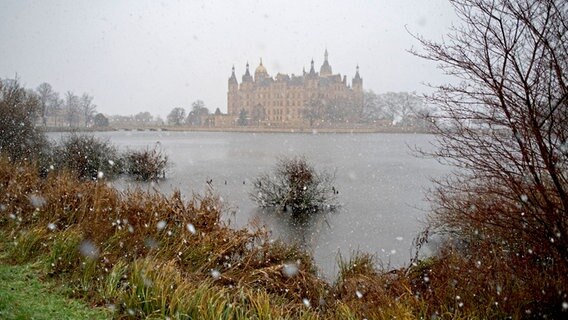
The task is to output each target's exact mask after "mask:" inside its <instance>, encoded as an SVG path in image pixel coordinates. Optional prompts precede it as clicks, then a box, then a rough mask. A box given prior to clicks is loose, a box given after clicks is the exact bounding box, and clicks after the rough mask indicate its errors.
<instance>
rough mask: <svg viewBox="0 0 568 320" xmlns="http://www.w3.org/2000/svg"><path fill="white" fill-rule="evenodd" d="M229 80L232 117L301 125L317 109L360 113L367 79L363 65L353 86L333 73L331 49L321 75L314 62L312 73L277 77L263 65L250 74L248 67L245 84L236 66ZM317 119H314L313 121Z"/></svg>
mask: <svg viewBox="0 0 568 320" xmlns="http://www.w3.org/2000/svg"><path fill="white" fill-rule="evenodd" d="M232 71H233V72H232V74H231V77H230V78H229V81H228V87H229V90H228V92H227V113H228V115H230V116H237V117H240V120H241V121H243V120H245V119H243V117H246V122H247V124H249V125H251V124H261V123H274V124H278V123H281V124H290V125H294V124H301V123H305V122H306V121H307V120H308V117H309V116H308V114H310V112H311V114H314V111H315V110H316V109H318V108H319V109H325V108H326V107H329V106H330V105H331V104H334V105H333V108H336V109H337V108H350V109H355V110H343V111H354V112H351V113H350V114H357V111H358V110H359V109H361V110H362V108H363V79H362V78H361V77H360V75H359V66H357V68H356V72H355V77H354V78H353V79H352V80H351V84H348V83H347V77H346V76H343V77H342V76H341V74H333V72H332V68H331V65H330V64H329V61H328V53H327V50H326V51H325V54H324V62H323V64H322V65H321V67H320V70H319V72H316V71H315V68H314V61H313V59H312V61H311V67H310V71H309V72H306V71H305V70H303V71H302V75H298V76H297V75H294V74H292V75H288V74H282V73H278V74H277V75H276V76H275V77H274V78H273V77H271V76H270V75H269V74H268V71H267V70H266V68H265V67H264V66H263V64H262V59H261V60H260V64H259V65H258V67H257V68H256V70H255V72H254V77H253V76H252V75H251V74H250V71H249V64H248V62H247V64H246V71H245V74H244V75H243V76H242V80H241V83H240V84H239V83H238V81H237V77H236V75H235V67H234V66H233V70H232ZM312 120H313V119H310V121H312Z"/></svg>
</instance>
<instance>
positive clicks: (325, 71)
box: [320, 49, 333, 77]
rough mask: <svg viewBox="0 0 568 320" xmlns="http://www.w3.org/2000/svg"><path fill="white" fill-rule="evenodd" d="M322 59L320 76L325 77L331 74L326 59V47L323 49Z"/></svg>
mask: <svg viewBox="0 0 568 320" xmlns="http://www.w3.org/2000/svg"><path fill="white" fill-rule="evenodd" d="M323 56H324V61H323V64H322V65H321V68H320V76H322V77H327V76H331V75H332V74H333V72H332V71H331V66H330V65H329V61H327V49H325V53H324V55H323Z"/></svg>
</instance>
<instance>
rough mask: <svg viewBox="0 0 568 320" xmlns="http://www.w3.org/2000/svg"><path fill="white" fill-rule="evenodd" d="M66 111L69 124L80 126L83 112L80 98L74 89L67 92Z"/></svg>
mask: <svg viewBox="0 0 568 320" xmlns="http://www.w3.org/2000/svg"><path fill="white" fill-rule="evenodd" d="M64 112H65V115H64V117H65V121H66V122H67V125H68V126H69V127H76V126H78V124H79V118H80V114H81V110H80V99H79V97H78V96H77V95H75V94H74V93H73V92H72V91H67V92H66V93H65V103H64Z"/></svg>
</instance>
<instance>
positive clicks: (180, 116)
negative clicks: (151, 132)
mask: <svg viewBox="0 0 568 320" xmlns="http://www.w3.org/2000/svg"><path fill="white" fill-rule="evenodd" d="M184 119H185V109H184V108H181V107H177V108H173V109H172V111H170V113H169V114H168V124H170V125H174V126H179V125H181V124H183V121H184Z"/></svg>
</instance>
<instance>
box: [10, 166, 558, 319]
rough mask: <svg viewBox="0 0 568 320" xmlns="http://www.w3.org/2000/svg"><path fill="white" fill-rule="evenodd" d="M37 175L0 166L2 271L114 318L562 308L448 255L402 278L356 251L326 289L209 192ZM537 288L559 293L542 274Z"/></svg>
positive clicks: (301, 255) (489, 267)
mask: <svg viewBox="0 0 568 320" xmlns="http://www.w3.org/2000/svg"><path fill="white" fill-rule="evenodd" d="M37 172H38V170H37V168H34V167H33V166H28V165H20V166H14V165H12V164H11V163H9V162H8V161H6V160H5V159H0V188H1V190H2V191H1V192H0V232H1V236H0V239H2V240H0V241H1V246H0V248H1V251H2V263H3V264H4V265H26V264H30V263H33V265H34V266H36V268H34V270H37V272H38V274H39V276H40V278H42V279H46V280H48V281H50V282H55V283H57V284H58V285H57V286H58V287H60V288H65V292H66V293H67V295H68V296H69V297H73V298H78V299H81V300H83V301H85V303H87V304H89V305H93V306H100V307H105V308H107V309H108V308H110V309H112V310H113V313H112V317H115V318H164V317H172V318H179V319H362V318H367V319H392V318H395V317H396V318H398V319H412V318H430V317H437V318H442V319H455V318H464V319H465V318H503V317H506V316H510V317H512V318H522V317H524V316H526V315H527V310H528V311H529V312H534V313H533V314H536V311H538V309H537V308H538V307H541V308H542V307H544V308H553V309H555V310H556V309H559V310H562V306H563V305H562V301H558V303H556V302H554V304H551V305H550V306H546V305H544V306H543V305H539V304H538V300H536V299H538V296H537V295H531V294H530V292H528V291H526V290H524V289H523V288H524V287H523V285H524V284H525V281H526V280H525V279H520V278H516V277H511V276H510V277H509V278H507V277H505V278H503V277H502V276H503V274H504V273H499V272H495V271H496V270H497V268H503V266H501V265H499V263H500V264H503V263H506V262H502V261H491V260H490V259H489V258H488V259H487V260H483V261H482V262H480V261H471V260H470V259H469V258H468V257H463V256H460V255H459V254H457V253H456V252H454V251H451V250H446V251H445V252H443V253H441V255H440V256H439V257H438V258H432V259H429V260H427V261H422V262H418V263H416V264H414V265H413V266H411V267H409V268H403V269H399V270H381V269H378V268H377V267H376V265H377V263H376V261H375V260H374V258H373V257H372V256H370V255H367V254H355V255H353V257H352V258H351V259H348V260H341V261H340V262H339V264H340V265H339V269H340V271H339V275H338V278H337V279H336V281H334V282H333V283H328V282H325V281H324V280H322V279H320V278H319V277H318V275H317V270H316V267H315V266H314V264H313V261H312V258H311V257H310V256H309V255H308V254H307V253H305V252H303V251H302V250H300V249H299V248H298V247H295V246H290V245H286V244H283V243H280V242H278V241H273V240H271V239H270V238H269V237H268V235H267V234H266V232H265V231H263V230H262V229H232V228H230V227H229V226H227V225H225V224H224V223H223V220H222V219H221V216H222V214H223V212H224V210H223V204H222V203H221V202H220V201H219V200H218V198H217V197H216V196H215V194H213V193H208V194H205V195H202V196H199V195H193V196H191V197H189V198H184V197H183V195H181V194H179V193H174V194H172V195H170V196H166V195H162V194H157V193H150V192H146V191H142V190H130V191H127V192H124V193H121V192H118V191H117V190H115V189H113V188H112V187H110V186H109V185H108V184H107V183H106V182H105V181H104V180H97V181H78V180H76V179H75V178H73V177H72V175H70V174H65V173H57V174H50V175H48V176H47V177H46V178H41V177H40V176H39V175H38V174H37ZM478 263H479V265H478ZM4 268H12V267H6V266H5V267H4ZM533 280H534V283H541V284H545V283H548V284H550V285H551V287H550V288H553V287H554V285H557V286H562V283H560V284H558V283H554V281H552V280H551V279H547V278H546V275H534V279H533ZM547 281H548V282H547ZM15 297H16V298H14V299H16V300H20V301H21V302H23V301H26V298H25V297H19V296H15Z"/></svg>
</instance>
